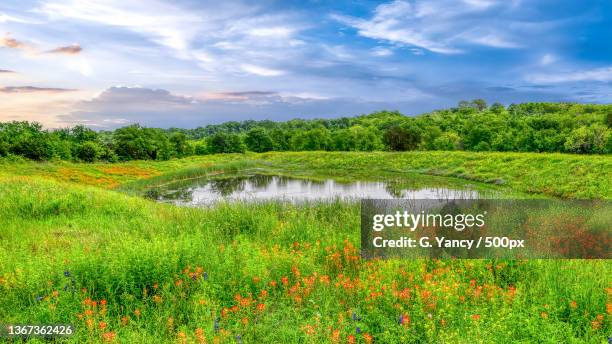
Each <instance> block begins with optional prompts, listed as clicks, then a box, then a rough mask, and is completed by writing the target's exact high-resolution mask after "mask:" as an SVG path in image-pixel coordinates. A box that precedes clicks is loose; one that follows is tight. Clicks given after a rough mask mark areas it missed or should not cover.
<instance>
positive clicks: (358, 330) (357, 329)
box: [355, 326, 361, 334]
mask: <svg viewBox="0 0 612 344" xmlns="http://www.w3.org/2000/svg"><path fill="white" fill-rule="evenodd" d="M355 333H357V334H360V333H361V328H359V326H357V328H356V329H355Z"/></svg>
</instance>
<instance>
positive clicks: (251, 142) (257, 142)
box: [244, 128, 274, 153]
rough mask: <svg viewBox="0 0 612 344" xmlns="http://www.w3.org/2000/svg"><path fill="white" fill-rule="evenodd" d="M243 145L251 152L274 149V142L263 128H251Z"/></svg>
mask: <svg viewBox="0 0 612 344" xmlns="http://www.w3.org/2000/svg"><path fill="white" fill-rule="evenodd" d="M244 143H245V144H246V146H247V148H248V149H249V150H250V151H252V152H257V153H261V152H268V151H271V150H273V149H274V142H273V141H272V138H271V137H270V135H269V134H268V132H267V131H266V130H265V129H264V128H253V129H251V130H249V131H248V132H247V134H246V137H245V138H244Z"/></svg>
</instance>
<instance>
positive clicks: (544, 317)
mask: <svg viewBox="0 0 612 344" xmlns="http://www.w3.org/2000/svg"><path fill="white" fill-rule="evenodd" d="M540 316H541V317H542V319H548V313H546V312H542V313H540Z"/></svg>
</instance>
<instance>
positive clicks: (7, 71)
mask: <svg viewBox="0 0 612 344" xmlns="http://www.w3.org/2000/svg"><path fill="white" fill-rule="evenodd" d="M0 73H15V71H12V70H8V69H0Z"/></svg>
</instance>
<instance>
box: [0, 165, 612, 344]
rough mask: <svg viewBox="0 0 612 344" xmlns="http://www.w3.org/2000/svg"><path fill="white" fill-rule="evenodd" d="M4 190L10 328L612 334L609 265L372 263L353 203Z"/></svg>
mask: <svg viewBox="0 0 612 344" xmlns="http://www.w3.org/2000/svg"><path fill="white" fill-rule="evenodd" d="M296 156H297V155H296ZM264 159H270V160H273V159H278V157H275V156H272V157H264ZM311 163H312V162H306V164H304V165H302V166H303V170H304V171H305V170H307V167H308V166H309V165H308V164H311ZM291 164H296V163H295V162H291ZM244 166H247V165H244ZM294 166H295V165H294ZM211 171H212V170H211ZM189 175H190V174H189V173H187V172H185V174H184V176H189ZM157 182H165V180H164V179H163V178H160V179H158V180H156V181H155V183H157ZM134 190H135V189H134ZM0 195H2V196H1V202H0V228H1V230H0V319H2V322H4V323H73V324H75V325H76V327H77V333H76V335H75V336H74V337H73V338H71V339H70V340H69V342H75V343H84V342H103V341H109V342H110V341H114V342H125V343H129V342H137V343H160V342H177V341H178V342H190V343H194V342H195V343H197V342H216V341H219V342H224V343H235V342H244V343H268V342H269V343H272V342H275V343H276V342H278V343H285V342H304V343H322V342H323V343H333V342H342V343H346V342H356V343H368V342H377V343H397V342H405V343H409V342H414V343H423V342H452V343H468V342H470V343H471V342H481V343H490V342H502V343H503V342H551V343H553V342H554V343H558V342H576V343H577V342H588V343H601V342H603V341H605V340H606V339H607V337H608V335H609V334H610V331H612V326H611V325H610V312H612V309H611V307H612V305H611V304H612V302H611V301H612V300H611V295H612V289H611V288H612V279H611V277H610V276H612V274H611V272H612V265H611V263H610V262H609V261H605V260H590V261H581V260H564V261H544V260H532V261H508V260H465V261H458V260H412V261H398V260H388V261H377V260H374V261H364V260H362V259H361V258H360V257H359V255H358V252H357V248H356V247H358V242H359V206H358V204H355V203H346V202H317V203H310V204H302V205H293V204H287V203H274V202H272V203H253V204H245V203H233V204H219V205H218V206H215V207H211V208H206V209H194V208H179V207H175V206H172V205H165V204H157V203H154V202H151V201H147V200H145V199H142V198H139V197H132V196H129V195H126V194H123V193H120V192H117V191H108V190H103V189H100V188H95V187H88V186H79V185H75V184H69V183H64V182H57V181H51V180H48V178H43V177H27V178H25V177H7V176H4V177H0Z"/></svg>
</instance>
